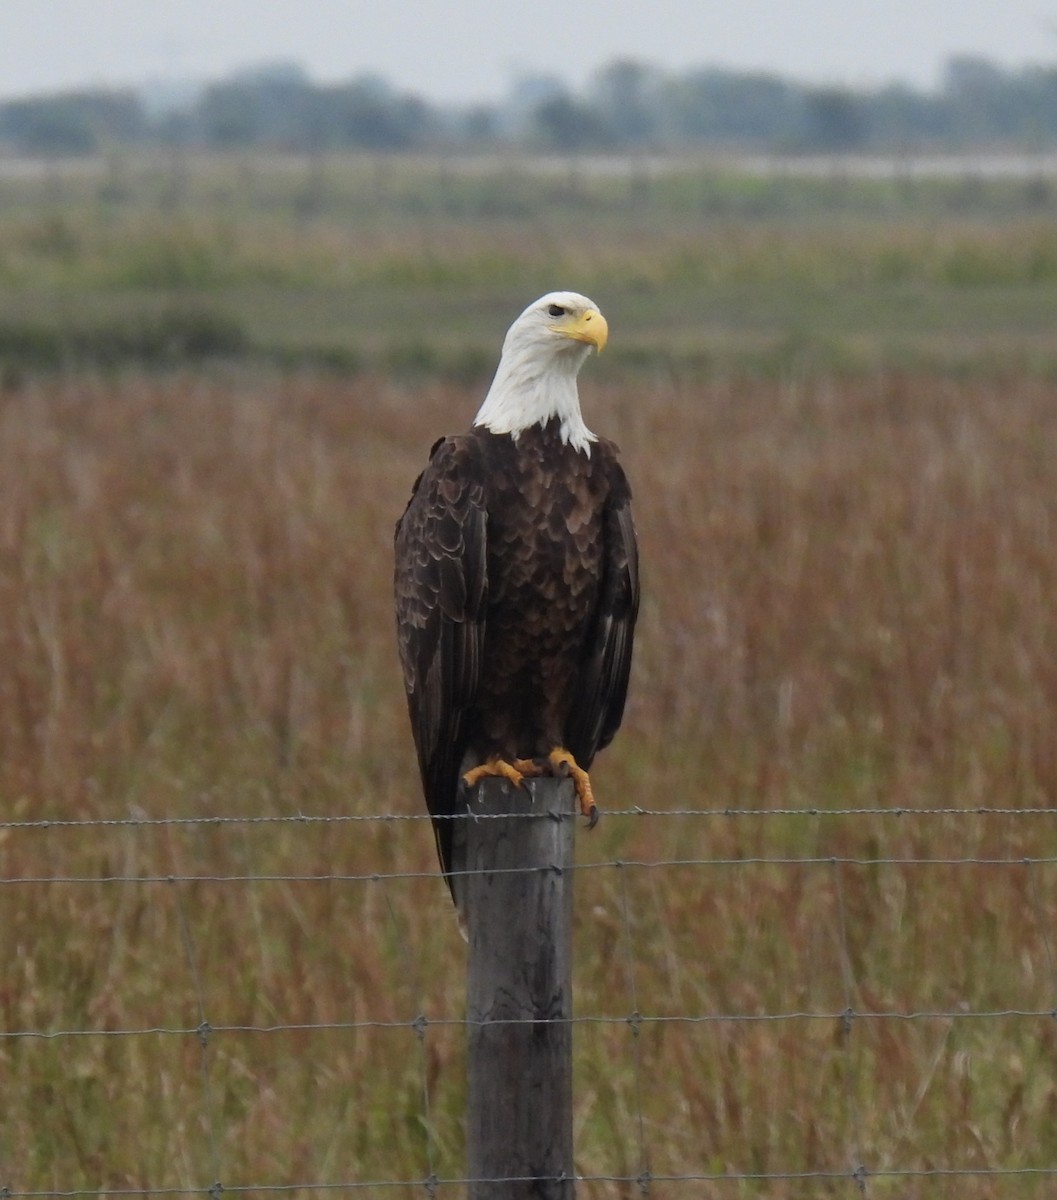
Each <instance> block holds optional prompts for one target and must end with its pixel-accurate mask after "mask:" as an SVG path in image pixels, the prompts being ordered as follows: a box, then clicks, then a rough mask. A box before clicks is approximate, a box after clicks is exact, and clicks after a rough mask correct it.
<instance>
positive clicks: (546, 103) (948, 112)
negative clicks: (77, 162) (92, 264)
mask: <svg viewBox="0 0 1057 1200" xmlns="http://www.w3.org/2000/svg"><path fill="white" fill-rule="evenodd" d="M1055 142H1057V66H1048V65H1035V66H1026V67H1021V68H1017V69H1006V68H1003V67H1001V66H999V65H997V64H995V63H993V62H992V61H990V60H989V59H986V58H981V57H970V56H961V57H957V58H953V59H951V60H949V61H948V62H947V64H946V67H945V68H944V71H943V75H942V80H941V83H940V85H939V86H938V87H937V88H935V89H932V90H926V89H919V88H914V87H911V86H909V85H907V84H900V83H892V84H888V85H885V86H878V87H874V88H850V87H841V86H818V85H812V84H807V83H802V82H797V81H795V80H791V79H788V78H784V77H782V76H780V75H776V74H768V73H764V72H755V71H739V70H732V69H728V68H722V67H700V68H695V69H691V70H686V71H679V72H672V71H665V70H662V69H660V68H657V67H654V66H652V65H650V64H648V63H643V62H639V61H637V60H633V59H619V60H616V61H614V62H611V63H609V64H608V65H606V66H605V67H603V68H601V69H600V70H599V71H598V72H597V73H596V74H595V75H594V76H593V78H592V79H591V80H590V82H589V84H588V85H587V87H586V88H584V89H582V90H579V91H576V90H573V89H571V88H569V87H568V86H567V85H566V84H565V83H564V82H563V81H562V80H561V79H560V78H558V77H556V76H550V75H540V76H533V77H529V78H524V79H521V80H519V81H518V82H517V83H516V84H515V85H514V86H513V87H512V88H511V89H510V91H509V93H508V95H507V96H506V97H504V98H503V99H502V100H498V101H495V102H490V103H483V104H478V105H474V106H469V107H458V106H452V105H442V104H435V103H431V102H429V101H427V100H425V99H424V98H422V97H421V96H418V95H416V94H414V93H411V92H408V91H405V90H401V89H399V88H396V87H393V86H392V85H391V84H390V83H388V82H387V81H386V80H384V79H382V78H379V77H376V76H360V77H358V78H354V79H351V80H349V81H348V82H345V83H336V84H317V83H314V82H313V81H312V80H311V79H310V78H309V76H308V75H307V74H306V72H305V71H303V70H302V69H301V68H300V67H298V66H297V65H294V64H273V65H267V66H261V67H256V68H253V69H250V70H245V71H241V72H239V73H237V74H234V75H232V76H230V77H228V78H226V79H223V80H220V81H218V82H214V83H211V84H208V85H206V86H203V87H201V88H195V89H191V90H189V91H188V92H187V93H186V94H183V95H181V96H179V97H175V98H174V97H172V96H168V97H166V96H164V95H162V94H161V93H160V92H158V91H157V90H156V89H155V90H152V89H147V88H144V89H140V90H136V89H124V90H107V89H89V90H83V91H75V92H66V93H60V94H52V95H40V96H29V97H25V98H20V99H13V100H8V101H6V102H4V103H2V104H0V150H6V151H8V152H12V153H19V154H27V155H56V156H58V155H77V154H94V153H99V152H100V151H106V150H108V149H114V148H129V147H134V146H161V145H167V146H181V147H187V148H201V149H212V150H224V149H235V148H245V149H273V150H291V151H307V152H311V151H320V152H321V151H326V150H340V149H360V150H377V151H389V150H394V151H395V150H415V149H420V150H430V149H434V150H437V149H445V148H451V149H466V150H477V149H490V148H498V147H521V148H525V149H536V150H549V151H560V152H564V153H573V152H591V151H626V150H630V149H651V150H676V149H688V148H693V147H729V148H737V149H742V150H760V151H780V152H798V151H802V152H818V151H824V152H843V153H848V152H869V151H877V152H912V151H917V152H920V151H927V150H940V149H945V150H967V149H975V150H979V149H1012V148H1016V149H1020V150H1025V149H1028V150H1039V149H1044V148H1048V147H1051V146H1053V145H1054V144H1055Z"/></svg>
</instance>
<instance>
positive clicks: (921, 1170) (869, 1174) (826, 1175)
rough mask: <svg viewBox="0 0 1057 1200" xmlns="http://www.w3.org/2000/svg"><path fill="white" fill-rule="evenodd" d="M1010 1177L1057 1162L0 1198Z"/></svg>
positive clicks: (1042, 1174)
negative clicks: (557, 1184) (594, 1184)
mask: <svg viewBox="0 0 1057 1200" xmlns="http://www.w3.org/2000/svg"><path fill="white" fill-rule="evenodd" d="M1010 1177H1020V1178H1034V1179H1052V1178H1057V1166H1053V1167H1048V1166H1047V1167H970V1166H964V1167H963V1166H953V1167H883V1168H878V1169H877V1170H871V1169H870V1168H869V1167H865V1166H858V1167H855V1168H854V1169H842V1170H837V1169H832V1170H825V1169H821V1170H814V1171H730V1172H708V1171H703V1172H690V1173H683V1174H678V1175H675V1174H666V1173H661V1172H657V1173H655V1172H652V1171H644V1172H640V1173H639V1174H638V1175H607V1174H589V1173H586V1172H585V1173H582V1174H581V1173H579V1172H577V1173H576V1174H575V1175H573V1176H568V1175H501V1176H493V1177H488V1178H481V1177H467V1176H459V1177H449V1178H438V1177H436V1176H433V1175H427V1176H425V1177H423V1178H418V1179H370V1180H343V1181H341V1182H330V1183H322V1182H315V1183H244V1184H228V1183H220V1182H219V1181H216V1182H213V1183H211V1184H206V1185H204V1186H201V1187H136V1188H120V1187H117V1188H114V1187H99V1188H78V1189H71V1190H69V1191H56V1190H55V1189H53V1188H49V1189H48V1190H47V1191H17V1190H13V1189H10V1188H0V1200H16V1198H17V1200H39V1198H40V1197H45V1196H54V1197H81V1196H83V1197H102V1196H107V1197H110V1196H209V1197H214V1198H215V1197H220V1196H226V1195H243V1194H248V1193H252V1192H276V1193H279V1194H282V1193H287V1192H296V1191H307V1192H334V1191H346V1190H347V1191H366V1190H368V1189H372V1188H373V1189H389V1188H421V1189H423V1190H424V1191H427V1192H434V1191H436V1190H437V1189H438V1188H452V1187H457V1188H466V1187H470V1186H473V1185H480V1184H493V1185H498V1184H503V1183H507V1184H513V1183H540V1184H543V1183H565V1182H568V1181H569V1180H570V1179H572V1180H573V1181H574V1182H576V1183H618V1184H625V1185H630V1184H638V1185H640V1186H641V1185H647V1186H648V1185H649V1184H653V1183H687V1184H690V1183H716V1184H727V1183H729V1184H737V1185H741V1184H746V1183H796V1182H803V1183H811V1182H820V1183H821V1182H824V1181H839V1180H847V1181H848V1182H852V1183H857V1184H860V1185H861V1184H863V1183H865V1182H866V1181H867V1180H870V1179H890V1180H895V1179H959V1178H976V1179H1002V1178H1010Z"/></svg>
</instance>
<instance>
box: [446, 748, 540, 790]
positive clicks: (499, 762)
mask: <svg viewBox="0 0 1057 1200" xmlns="http://www.w3.org/2000/svg"><path fill="white" fill-rule="evenodd" d="M539 773H540V772H539V767H538V766H537V765H536V764H535V763H534V762H533V761H532V759H531V758H515V759H513V760H512V761H510V762H507V760H506V759H505V758H500V757H499V755H498V754H493V755H492V757H491V758H490V759H488V761H487V762H483V763H481V765H480V766H479V767H473V768H472V769H471V770H469V771H467V772H466V774H465V775H464V776H463V777H462V779H463V783H465V784H466V786H467V787H471V788H472V787H475V786H476V785H477V784H478V783H480V782H481V780H482V779H495V778H499V779H506V780H507V781H508V782H510V783H512V784H513V785H514V787H521V781H522V780H523V779H524V778H525V776H526V775H538V774H539Z"/></svg>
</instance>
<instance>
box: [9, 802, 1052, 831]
mask: <svg viewBox="0 0 1057 1200" xmlns="http://www.w3.org/2000/svg"><path fill="white" fill-rule="evenodd" d="M601 815H602V817H603V818H605V819H606V820H610V819H614V820H619V819H620V818H628V817H667V818H679V817H685V818H697V819H732V818H762V819H766V818H776V817H802V818H811V819H815V818H826V817H895V818H902V817H963V818H964V817H1049V818H1057V806H1054V807H1040V806H1034V807H1024V808H1010V807H1003V806H997V805H987V804H977V805H971V806H968V807H964V808H959V807H956V806H952V805H945V806H939V807H936V806H931V807H920V808H919V807H915V806H912V805H909V806H908V805H901V806H897V807H894V808H892V807H881V806H877V805H867V806H863V807H842V808H819V807H817V806H811V807H808V808H734V807H729V806H728V807H724V808H643V807H641V806H640V805H633V806H632V807H630V808H614V809H608V808H607V809H603V810H602V813H601ZM542 818H550V819H552V820H553V819H561V820H573V819H576V818H575V815H574V816H570V815H569V814H565V813H559V812H557V811H556V810H550V809H546V810H540V811H535V812H533V811H526V810H524V809H522V810H520V811H516V812H508V813H477V812H452V813H437V814H435V815H431V814H430V813H428V812H424V811H423V812H406V813H401V812H385V813H276V814H268V815H261V814H256V815H246V816H241V815H237V814H235V815H208V814H203V815H197V816H188V817H148V816H129V817H42V818H39V819H37V820H32V821H14V820H0V830H12V831H19V830H33V829H39V830H47V829H95V828H104V829H105V828H118V829H120V828H146V829H149V828H152V827H172V826H177V827H179V826H195V825H209V826H218V827H222V826H227V825H354V824H361V823H363V824H386V823H389V822H403V821H509V820H515V819H521V820H539V819H542Z"/></svg>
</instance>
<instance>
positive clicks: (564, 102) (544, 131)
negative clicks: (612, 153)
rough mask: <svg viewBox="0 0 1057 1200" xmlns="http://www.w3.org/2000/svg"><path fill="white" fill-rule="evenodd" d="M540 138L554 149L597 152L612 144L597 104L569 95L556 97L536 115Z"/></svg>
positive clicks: (534, 125)
mask: <svg viewBox="0 0 1057 1200" xmlns="http://www.w3.org/2000/svg"><path fill="white" fill-rule="evenodd" d="M532 129H533V132H534V133H535V135H536V137H537V138H538V139H539V140H540V141H541V142H542V143H543V144H544V145H545V146H549V147H550V148H551V149H554V150H562V151H572V150H597V149H599V148H601V147H604V146H608V145H610V144H611V143H612V134H611V131H610V128H609V125H608V123H607V122H606V121H605V120H604V119H603V118H602V117H601V116H600V115H599V113H598V111H597V110H596V109H595V108H594V106H593V105H591V104H587V103H585V102H584V101H582V100H577V99H575V98H574V97H572V96H570V95H568V94H562V95H560V96H552V97H551V98H550V99H548V100H543V101H542V102H541V103H540V104H538V105H537V106H536V109H535V111H534V112H533V114H532Z"/></svg>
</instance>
